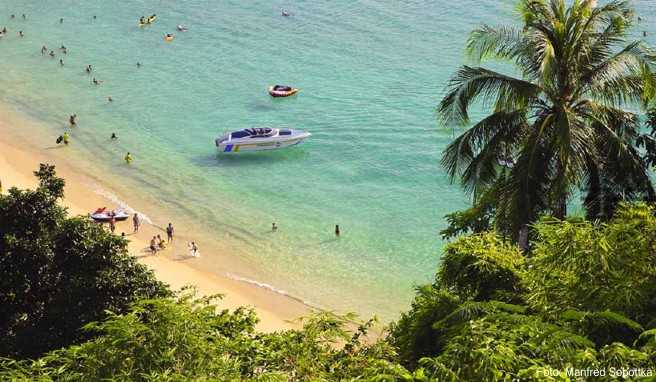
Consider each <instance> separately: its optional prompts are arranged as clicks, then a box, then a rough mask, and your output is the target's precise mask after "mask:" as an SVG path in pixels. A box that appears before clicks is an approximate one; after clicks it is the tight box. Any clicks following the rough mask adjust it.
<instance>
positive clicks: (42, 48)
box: [41, 45, 48, 55]
mask: <svg viewBox="0 0 656 382" xmlns="http://www.w3.org/2000/svg"><path fill="white" fill-rule="evenodd" d="M47 52H48V47H46V46H45V45H44V46H42V47H41V55H44V54H46V53H47Z"/></svg>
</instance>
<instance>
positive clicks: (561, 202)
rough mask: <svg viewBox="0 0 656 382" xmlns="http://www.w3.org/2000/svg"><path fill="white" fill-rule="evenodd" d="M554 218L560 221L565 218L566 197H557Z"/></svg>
mask: <svg viewBox="0 0 656 382" xmlns="http://www.w3.org/2000/svg"><path fill="white" fill-rule="evenodd" d="M553 212H554V216H555V217H557V218H558V219H560V220H564V219H565V217H566V216H567V196H564V195H563V196H559V197H558V200H557V201H556V206H555V208H554V211H553Z"/></svg>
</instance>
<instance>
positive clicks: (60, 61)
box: [59, 58, 64, 66]
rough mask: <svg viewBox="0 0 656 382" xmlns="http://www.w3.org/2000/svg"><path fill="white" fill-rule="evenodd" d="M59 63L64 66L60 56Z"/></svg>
mask: <svg viewBox="0 0 656 382" xmlns="http://www.w3.org/2000/svg"><path fill="white" fill-rule="evenodd" d="M59 65H61V66H64V60H63V59H61V58H60V59H59Z"/></svg>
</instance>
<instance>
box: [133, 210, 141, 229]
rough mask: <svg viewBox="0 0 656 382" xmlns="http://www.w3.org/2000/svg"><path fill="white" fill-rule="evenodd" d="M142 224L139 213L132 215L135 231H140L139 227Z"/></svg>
mask: <svg viewBox="0 0 656 382" xmlns="http://www.w3.org/2000/svg"><path fill="white" fill-rule="evenodd" d="M140 226H141V219H140V218H139V214H138V213H136V212H135V213H134V215H132V227H133V228H134V233H137V232H139V227H140Z"/></svg>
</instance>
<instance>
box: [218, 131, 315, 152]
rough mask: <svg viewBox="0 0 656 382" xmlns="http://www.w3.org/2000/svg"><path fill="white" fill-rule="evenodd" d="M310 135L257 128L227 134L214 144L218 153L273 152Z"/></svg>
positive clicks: (300, 132)
mask: <svg viewBox="0 0 656 382" xmlns="http://www.w3.org/2000/svg"><path fill="white" fill-rule="evenodd" d="M310 135H312V134H310V133H308V132H307V131H303V130H292V129H273V128H269V127H257V128H252V129H244V130H238V131H233V132H230V133H227V134H225V135H223V136H222V137H219V138H217V139H216V141H215V143H216V148H217V149H218V150H219V152H220V153H239V152H246V151H263V150H275V149H282V148H284V147H289V146H294V145H297V144H299V143H301V142H303V141H304V140H306V139H307V138H309V137H310Z"/></svg>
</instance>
